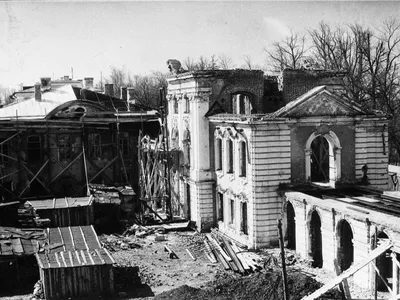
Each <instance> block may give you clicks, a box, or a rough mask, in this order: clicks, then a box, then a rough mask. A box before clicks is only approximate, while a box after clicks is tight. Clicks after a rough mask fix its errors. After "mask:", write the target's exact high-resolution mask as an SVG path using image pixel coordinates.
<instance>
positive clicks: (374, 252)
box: [302, 242, 393, 300]
mask: <svg viewBox="0 0 400 300" xmlns="http://www.w3.org/2000/svg"><path fill="white" fill-rule="evenodd" d="M392 246H393V244H392V243H391V242H389V243H385V244H383V245H381V246H379V247H377V248H376V249H374V250H372V251H371V252H370V253H369V255H368V256H367V257H366V258H364V259H363V260H361V261H360V262H359V263H357V264H355V265H353V266H352V267H350V268H349V269H347V270H346V271H344V272H343V273H342V274H340V275H339V276H337V277H335V278H334V279H332V280H331V281H330V282H328V283H327V284H325V285H324V286H322V287H321V288H320V289H318V290H316V291H315V292H313V293H312V294H310V295H308V296H306V297H303V299H302V300H314V299H317V298H318V297H320V296H321V295H323V294H325V293H326V292H327V291H329V290H330V289H332V288H334V287H335V286H336V285H338V284H339V283H341V282H342V281H343V279H346V278H348V277H350V276H351V275H353V274H354V273H356V272H357V271H358V270H360V269H362V268H363V267H365V266H366V265H368V264H369V263H370V262H371V261H373V260H374V259H375V258H377V257H378V256H380V255H381V254H383V253H385V252H386V251H387V250H389V249H390V248H391V247H392Z"/></svg>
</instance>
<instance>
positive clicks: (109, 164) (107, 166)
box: [89, 155, 119, 183]
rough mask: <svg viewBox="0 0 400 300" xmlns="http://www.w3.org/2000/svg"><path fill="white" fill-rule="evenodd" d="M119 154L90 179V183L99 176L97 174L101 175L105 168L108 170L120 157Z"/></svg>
mask: <svg viewBox="0 0 400 300" xmlns="http://www.w3.org/2000/svg"><path fill="white" fill-rule="evenodd" d="M118 157H119V155H117V156H116V157H114V158H113V159H112V160H111V161H110V162H109V163H108V164H107V165H105V166H104V167H103V168H102V169H101V170H100V171H99V172H97V173H96V174H95V175H94V176H93V177H92V178H91V179H90V180H89V183H90V182H92V181H93V180H94V179H96V178H97V176H99V175H100V174H101V173H103V172H104V171H105V170H107V169H108V168H109V167H110V166H111V165H112V164H113V163H114V162H115V161H116V160H117V159H118Z"/></svg>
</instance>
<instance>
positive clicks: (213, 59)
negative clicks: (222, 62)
mask: <svg viewBox="0 0 400 300" xmlns="http://www.w3.org/2000/svg"><path fill="white" fill-rule="evenodd" d="M218 63H219V61H218V58H217V57H216V56H215V54H213V55H211V58H210V64H209V65H210V67H209V68H210V70H217V69H219V67H218Z"/></svg>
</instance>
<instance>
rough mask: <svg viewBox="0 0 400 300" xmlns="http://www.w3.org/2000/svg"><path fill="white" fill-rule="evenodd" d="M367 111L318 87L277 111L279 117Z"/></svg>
mask: <svg viewBox="0 0 400 300" xmlns="http://www.w3.org/2000/svg"><path fill="white" fill-rule="evenodd" d="M365 114H368V111H366V110H365V109H363V108H362V107H360V106H359V105H357V104H356V103H354V102H351V101H350V100H348V99H346V98H344V97H340V96H338V95H336V94H333V93H331V92H329V91H328V90H326V88H325V87H324V86H323V87H318V88H315V89H313V90H311V91H310V92H309V93H306V94H304V95H303V96H300V97H299V98H297V99H296V100H294V101H293V102H291V103H289V104H287V105H286V106H285V107H283V108H282V109H281V110H279V111H278V112H277V116H280V117H311V116H357V115H365Z"/></svg>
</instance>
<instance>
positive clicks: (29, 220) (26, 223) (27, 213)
mask: <svg viewBox="0 0 400 300" xmlns="http://www.w3.org/2000/svg"><path fill="white" fill-rule="evenodd" d="M18 224H19V227H22V228H35V227H39V228H45V227H49V226H50V219H48V218H40V216H39V215H38V214H37V212H36V211H35V209H34V208H33V206H32V205H30V204H28V203H26V202H25V204H24V206H23V207H22V206H21V207H19V208H18Z"/></svg>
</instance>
